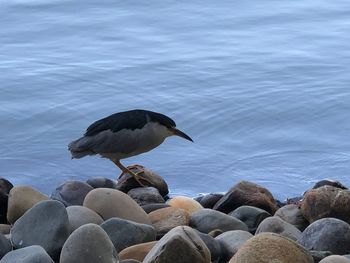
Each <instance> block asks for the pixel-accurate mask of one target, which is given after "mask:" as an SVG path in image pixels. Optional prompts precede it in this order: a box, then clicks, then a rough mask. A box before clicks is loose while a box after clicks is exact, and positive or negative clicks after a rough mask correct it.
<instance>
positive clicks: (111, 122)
mask: <svg viewBox="0 0 350 263" xmlns="http://www.w3.org/2000/svg"><path fill="white" fill-rule="evenodd" d="M172 135H177V136H180V137H182V138H184V139H186V140H189V141H192V139H191V138H190V137H189V136H188V135H186V134H185V133H184V132H182V131H180V130H178V129H177V128H176V124H175V122H174V121H173V120H172V119H170V118H169V117H167V116H165V115H163V114H161V113H157V112H152V111H147V110H130V111H124V112H119V113H115V114H112V115H110V116H108V117H106V118H103V119H101V120H98V121H96V122H94V123H93V124H91V125H90V126H89V127H88V128H87V130H86V132H85V134H84V136H83V137H81V138H79V139H78V140H75V141H72V142H71V143H70V144H69V145H68V149H69V150H70V152H71V153H72V159H73V158H78V159H79V158H82V157H84V156H87V155H96V154H99V155H101V156H102V157H104V158H108V159H110V160H111V161H112V162H113V163H115V164H116V165H117V166H118V167H119V168H120V169H121V170H122V172H123V173H126V172H127V173H129V174H131V175H132V176H134V178H135V180H136V181H138V182H139V183H140V184H141V185H143V184H142V183H141V182H140V180H139V179H138V174H137V173H133V172H132V171H130V169H129V168H127V167H125V166H123V165H122V164H121V163H120V160H121V159H124V158H128V157H131V156H134V155H138V154H141V153H144V152H148V151H150V150H152V149H153V148H155V147H157V146H159V145H160V144H161V143H162V142H163V141H164V140H165V138H167V137H169V136H172ZM192 142H193V141H192ZM137 167H142V166H137ZM123 173H122V174H123Z"/></svg>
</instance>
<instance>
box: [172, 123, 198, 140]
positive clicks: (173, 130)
mask: <svg viewBox="0 0 350 263" xmlns="http://www.w3.org/2000/svg"><path fill="white" fill-rule="evenodd" d="M168 131H169V132H170V134H171V135H176V136H180V137H182V138H184V139H186V140H189V141H191V142H193V140H192V139H191V137H190V136H188V135H187V134H186V133H184V132H182V131H180V130H179V129H177V128H176V127H175V126H174V127H169V128H168Z"/></svg>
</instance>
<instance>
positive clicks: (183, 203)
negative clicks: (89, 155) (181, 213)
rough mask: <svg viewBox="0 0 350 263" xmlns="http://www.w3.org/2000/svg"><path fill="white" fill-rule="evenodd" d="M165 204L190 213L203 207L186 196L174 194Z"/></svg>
mask: <svg viewBox="0 0 350 263" xmlns="http://www.w3.org/2000/svg"><path fill="white" fill-rule="evenodd" d="M167 204H168V205H170V206H172V207H177V208H182V209H183V210H185V211H187V212H188V213H189V214H190V215H191V214H192V213H194V212H196V211H199V210H202V209H203V206H202V205H201V204H200V203H198V202H197V201H196V200H194V199H193V198H190V197H187V196H175V197H173V198H171V199H170V200H169V201H168V202H167Z"/></svg>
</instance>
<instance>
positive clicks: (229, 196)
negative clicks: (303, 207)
mask: <svg viewBox="0 0 350 263" xmlns="http://www.w3.org/2000/svg"><path fill="white" fill-rule="evenodd" d="M242 205H249V206H255V207H259V208H261V209H264V210H265V211H267V212H269V213H270V214H274V213H275V212H276V210H277V209H278V206H277V203H276V201H275V199H274V198H273V196H272V194H271V193H270V191H269V190H267V189H266V188H265V187H262V186H260V185H257V184H254V183H251V182H247V181H241V182H239V183H238V184H236V185H235V186H233V187H232V188H231V189H230V190H229V191H228V192H227V193H226V194H225V195H224V196H223V197H222V198H221V199H220V200H219V201H218V202H217V203H216V204H215V206H214V207H213V209H215V210H218V211H220V212H224V213H229V212H231V211H233V210H234V209H236V208H237V207H240V206H242Z"/></svg>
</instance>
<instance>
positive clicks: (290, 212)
mask: <svg viewBox="0 0 350 263" xmlns="http://www.w3.org/2000/svg"><path fill="white" fill-rule="evenodd" d="M275 216H278V217H280V218H281V219H283V220H284V221H286V222H288V223H290V224H292V225H294V226H295V227H296V228H298V229H299V230H300V231H304V229H305V228H306V227H307V226H308V225H309V222H308V221H307V220H306V218H305V217H304V216H303V214H302V213H301V211H300V208H299V206H297V205H295V204H289V205H286V206H283V207H281V208H280V209H278V210H277V211H276V213H275Z"/></svg>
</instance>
